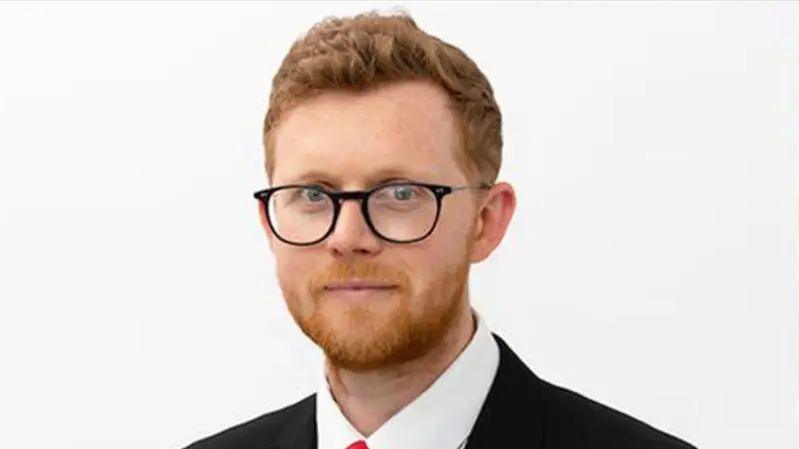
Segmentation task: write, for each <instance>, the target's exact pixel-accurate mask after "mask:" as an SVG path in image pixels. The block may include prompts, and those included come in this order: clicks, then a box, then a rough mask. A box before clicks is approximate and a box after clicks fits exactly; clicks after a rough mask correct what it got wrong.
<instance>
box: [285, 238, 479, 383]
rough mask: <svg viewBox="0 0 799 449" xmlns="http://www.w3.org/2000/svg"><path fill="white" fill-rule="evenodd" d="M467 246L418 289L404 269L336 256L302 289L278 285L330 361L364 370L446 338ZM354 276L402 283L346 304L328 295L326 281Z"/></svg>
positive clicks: (459, 304)
mask: <svg viewBox="0 0 799 449" xmlns="http://www.w3.org/2000/svg"><path fill="white" fill-rule="evenodd" d="M468 249H469V248H467V251H466V254H465V255H463V256H462V257H460V258H459V260H457V261H456V263H455V265H454V267H450V268H449V269H446V270H443V272H441V273H440V274H439V275H438V276H437V277H436V279H434V280H433V281H432V282H430V283H429V285H425V286H422V288H421V290H420V291H419V292H416V291H414V289H413V288H412V287H413V286H412V284H411V282H410V278H409V276H408V274H407V272H406V271H404V270H402V269H389V268H387V267H384V266H381V265H378V264H375V263H373V262H370V261H354V262H353V263H350V264H344V263H342V262H339V261H336V262H334V263H333V264H332V265H330V266H329V267H328V268H327V269H325V270H323V271H322V272H320V273H317V274H315V275H313V276H312V277H311V278H310V280H309V281H308V284H307V287H306V288H304V289H298V288H293V287H292V286H289V285H285V284H284V282H282V281H281V282H280V284H281V288H282V290H283V295H284V297H285V299H286V303H287V305H288V309H289V311H290V313H291V315H292V317H293V318H294V321H295V322H296V323H297V325H298V326H299V327H300V329H301V330H302V332H303V333H304V334H305V335H307V336H308V337H309V338H310V339H311V340H312V341H313V342H315V343H316V344H317V345H318V346H319V347H320V348H321V349H322V351H324V353H325V355H326V357H327V359H328V361H329V362H330V364H332V365H333V366H337V367H341V368H345V369H349V370H353V371H366V370H371V369H376V368H381V367H386V366H391V365H395V364H399V363H402V362H406V361H409V360H413V359H416V358H418V357H421V356H423V355H424V354H426V353H428V352H429V351H430V350H431V349H432V348H434V347H436V346H437V345H438V344H439V343H440V342H441V341H442V339H443V338H444V336H445V334H446V333H447V330H449V328H450V327H451V326H452V325H453V324H454V322H455V320H456V318H457V317H458V315H459V314H460V313H461V311H462V310H463V306H464V304H463V302H464V301H465V300H466V298H465V297H464V295H463V293H464V290H465V288H466V282H467V278H468V274H469V266H470V260H469V258H468V254H469V253H470V251H468ZM354 277H357V278H363V279H370V280H379V281H385V282H389V283H392V284H397V285H398V286H399V287H398V288H397V289H396V290H395V291H393V292H392V293H391V294H390V296H386V297H381V298H376V299H375V301H372V302H370V301H365V302H359V303H347V302H346V301H340V300H330V299H329V297H327V296H325V293H324V289H323V286H324V284H326V283H328V282H333V281H341V280H346V279H351V278H354Z"/></svg>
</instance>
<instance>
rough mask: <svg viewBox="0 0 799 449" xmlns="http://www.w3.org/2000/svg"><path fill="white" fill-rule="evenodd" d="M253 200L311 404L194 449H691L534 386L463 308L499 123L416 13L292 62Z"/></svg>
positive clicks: (493, 227)
mask: <svg viewBox="0 0 799 449" xmlns="http://www.w3.org/2000/svg"><path fill="white" fill-rule="evenodd" d="M264 145H265V149H266V164H265V165H266V171H267V176H268V179H269V184H270V185H271V186H273V187H271V188H269V189H265V190H261V191H259V192H256V193H255V197H256V198H257V199H258V200H259V201H258V202H257V203H258V207H259V213H260V218H261V223H262V225H263V228H264V230H265V232H266V235H267V237H268V241H269V246H270V248H271V250H272V252H273V253H274V255H275V259H276V262H277V275H278V280H279V283H280V287H281V290H282V291H283V294H284V297H285V300H286V304H287V306H288V309H289V311H290V313H291V315H292V317H293V319H294V320H295V322H296V323H297V325H298V326H299V327H300V329H301V330H302V332H304V333H305V334H306V335H307V336H308V337H309V338H310V339H311V340H312V341H313V342H314V343H315V344H317V345H318V346H319V347H320V348H321V349H322V350H323V352H324V354H325V369H324V370H323V371H324V372H322V373H320V382H319V389H318V391H317V392H316V393H315V394H312V395H309V396H307V397H306V398H304V399H302V400H300V401H298V402H296V403H294V404H292V405H289V406H287V407H284V408H281V409H279V410H276V411H272V412H270V413H266V414H264V415H262V416H260V417H257V418H255V419H252V420H250V421H248V422H245V423H242V424H239V425H237V426H235V427H232V428H230V429H227V430H224V431H222V432H220V433H218V434H216V435H213V436H210V437H207V438H205V439H203V440H200V441H198V442H196V443H194V444H192V445H191V446H190V448H192V449H217V448H219V449H221V448H226V449H244V448H247V449H251V448H252V449H254V448H260V449H265V448H275V449H276V448H282V449H315V448H319V449H366V448H371V449H400V448H402V449H457V448H466V449H478V448H479V449H493V448H512V447H513V448H516V447H519V448H521V447H524V448H614V449H618V448H690V447H693V446H691V445H690V444H688V443H686V442H684V441H682V440H679V439H677V438H675V437H673V436H670V435H668V434H666V433H663V432H661V431H659V430H656V429H654V428H652V427H650V426H648V425H647V424H645V423H643V422H641V421H638V420H636V419H634V418H632V417H629V416H627V415H625V414H623V413H621V412H618V411H615V410H613V409H611V408H609V407H606V406H604V405H601V404H599V403H597V402H595V401H592V400H590V399H588V398H586V397H584V396H581V395H579V394H577V393H575V392H572V391H569V390H567V389H564V388H562V387H559V386H556V385H553V384H551V383H548V382H546V381H544V380H542V379H540V378H538V377H537V376H536V375H535V374H534V373H533V372H532V371H531V370H530V369H529V368H528V367H527V366H526V365H525V364H524V363H523V362H522V361H521V360H520V359H519V358H518V357H517V356H516V354H515V353H514V352H513V351H512V350H511V348H510V347H509V346H508V344H507V343H506V342H505V341H504V340H503V339H502V338H500V337H499V336H498V335H496V334H494V333H492V332H490V330H489V329H488V327H487V325H486V323H485V321H484V320H483V318H482V316H481V315H480V314H479V313H478V312H477V311H476V310H474V308H472V307H471V305H470V300H469V289H468V282H467V281H468V274H469V266H470V264H472V263H476V262H480V261H482V260H484V259H486V258H487V257H488V256H489V255H490V254H491V253H492V252H493V251H494V249H495V248H496V247H497V246H498V245H499V243H500V241H501V240H502V237H503V235H504V234H505V230H506V229H507V226H508V223H509V222H510V219H511V217H512V215H513V212H514V209H515V205H516V199H515V194H514V191H513V188H512V187H511V186H510V185H509V184H507V183H504V182H496V178H497V174H498V172H499V169H500V161H501V148H502V138H501V115H500V111H499V108H498V106H497V104H496V102H495V100H494V95H493V91H492V89H491V86H490V84H489V83H488V81H487V80H486V78H485V76H484V75H483V74H482V73H481V72H480V70H479V69H478V68H477V66H476V65H475V64H474V62H472V61H471V60H470V59H469V58H468V57H467V56H466V55H465V54H463V53H462V52H461V51H460V50H459V49H457V48H455V47H453V46H452V45H449V44H447V43H445V42H442V41H441V40H439V39H437V38H435V37H433V36H430V35H428V34H426V33H424V32H423V31H421V30H420V29H419V28H418V27H417V26H416V24H415V23H414V22H413V20H412V19H411V18H410V17H408V16H407V15H391V16H381V15H379V14H375V13H369V14H363V15H360V16H357V17H354V18H346V19H327V20H325V21H323V22H321V23H319V24H317V25H316V26H314V27H313V28H312V29H311V30H310V31H309V32H308V33H307V34H306V35H305V36H303V37H301V38H300V39H299V40H298V41H297V42H295V44H294V45H293V46H292V47H291V49H290V50H289V53H288V55H287V56H286V58H285V59H284V61H283V63H282V65H281V67H280V69H279V71H278V73H277V75H276V76H275V78H274V80H273V85H272V92H271V97H270V104H269V111H268V112H267V115H266V120H265V126H264Z"/></svg>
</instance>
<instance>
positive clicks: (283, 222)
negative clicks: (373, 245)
mask: <svg viewBox="0 0 799 449" xmlns="http://www.w3.org/2000/svg"><path fill="white" fill-rule="evenodd" d="M268 209H269V219H270V221H271V223H272V226H273V227H274V228H275V229H274V230H275V232H276V233H277V234H278V235H279V236H280V237H281V238H283V239H284V240H287V241H290V242H294V243H310V242H313V241H316V240H319V239H320V238H322V237H323V236H324V235H325V234H326V233H327V231H328V230H329V229H330V227H331V226H332V225H333V220H334V215H335V207H334V204H333V199H332V198H331V197H330V196H329V195H328V194H327V193H326V192H325V191H324V190H323V189H322V188H320V187H317V186H302V187H291V188H286V189H281V190H278V191H275V192H274V193H273V194H272V196H271V198H270V203H269V208H268ZM366 209H367V213H368V215H369V219H371V222H372V225H373V226H374V229H375V231H377V233H378V234H380V235H381V236H383V237H385V238H388V239H391V240H397V241H409V240H415V239H418V238H420V237H423V236H424V235H425V234H427V233H428V232H429V231H430V228H432V227H433V225H434V224H435V220H436V214H437V213H438V201H437V200H436V196H435V194H434V193H433V192H432V191H431V190H430V189H428V188H426V187H423V186H418V185H413V184H392V185H388V186H385V187H383V188H380V189H379V190H376V191H375V192H374V193H372V195H370V196H369V198H368V200H367V203H366Z"/></svg>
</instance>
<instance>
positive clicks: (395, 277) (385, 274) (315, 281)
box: [309, 261, 410, 293]
mask: <svg viewBox="0 0 799 449" xmlns="http://www.w3.org/2000/svg"><path fill="white" fill-rule="evenodd" d="M352 279H360V280H365V281H375V282H378V283H387V284H396V285H397V286H398V287H399V289H400V290H406V289H407V288H408V287H409V286H410V277H409V275H408V273H407V271H405V270H403V269H401V268H391V267H388V266H385V265H381V264H377V263H374V262H368V261H353V262H350V263H344V262H339V261H336V262H333V263H332V264H330V265H329V266H327V267H326V268H325V269H323V270H321V271H319V272H318V273H316V274H314V275H313V276H311V279H310V282H309V288H310V291H311V293H318V292H320V291H322V290H323V289H324V286H325V285H326V284H330V283H338V282H342V283H343V282H347V281H350V280H352Z"/></svg>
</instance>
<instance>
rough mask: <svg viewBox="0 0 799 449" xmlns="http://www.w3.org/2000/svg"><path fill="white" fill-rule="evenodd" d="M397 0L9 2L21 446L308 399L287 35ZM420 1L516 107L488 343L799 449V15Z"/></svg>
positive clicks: (2, 260) (82, 439) (9, 303)
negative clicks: (270, 137) (290, 250)
mask: <svg viewBox="0 0 799 449" xmlns="http://www.w3.org/2000/svg"><path fill="white" fill-rule="evenodd" d="M395 5H396V4H395V3H380V4H365V3H360V4H301V5H296V6H292V5H280V4H255V3H241V4H213V3H197V4H191V3H175V4H158V3H142V4H125V3H112V4H98V3H85V4H42V3H38V4H7V3H4V4H2V5H0V448H14V449H29V448H30V449H32V448H36V449H39V448H47V449H49V448H76V449H77V448H81V449H89V448H98V449H99V448H109V447H113V448H116V449H123V448H131V449H133V448H137V449H138V448H145V447H146V448H164V449H166V448H180V447H182V446H184V445H186V444H188V443H189V442H191V441H193V440H196V439H198V438H200V437H203V436H206V435H208V434H210V433H213V432H216V431H218V430H221V429H223V428H226V427H228V426H230V425H233V424H235V423H238V422H241V421H243V420H246V419H249V418H251V417H254V416H256V415H259V414H262V413H265V412H266V411H270V410H274V409H276V408H279V407H282V406H284V405H287V404H289V403H292V402H294V401H296V400H298V399H300V398H302V397H304V396H305V395H307V394H310V393H311V392H312V391H313V389H314V388H315V386H316V384H315V382H316V379H317V376H318V370H319V369H320V362H321V354H320V353H319V351H318V350H317V349H316V347H314V346H313V344H312V343H311V342H310V341H309V340H307V339H306V338H305V337H304V335H302V334H301V333H300V331H299V330H298V329H297V327H296V325H295V324H294V322H293V321H292V320H291V317H290V315H289V314H288V311H287V309H286V308H285V305H284V302H283V299H282V296H281V293H280V290H279V287H278V284H277V281H276V279H275V271H274V261H273V259H272V255H271V253H270V252H269V249H268V246H267V243H266V239H265V236H264V234H263V232H262V229H261V228H260V224H259V222H258V215H257V207H256V202H255V199H253V198H252V192H254V191H255V190H258V189H260V188H263V187H266V178H265V175H264V173H263V169H262V163H263V158H262V153H261V152H262V149H261V146H260V132H261V121H262V119H263V115H264V113H265V111H266V105H267V98H268V93H269V86H270V83H271V77H272V76H273V75H274V73H275V71H276V69H277V67H278V65H279V63H280V60H281V59H282V57H283V55H284V54H285V52H286V51H287V50H288V47H289V45H290V44H291V42H292V41H293V40H294V38H296V37H297V36H298V35H299V34H300V33H301V32H303V31H304V30H306V29H307V28H308V27H310V26H311V25H312V24H313V23H314V22H316V21H318V20H319V19H321V18H322V17H324V16H326V15H331V14H336V15H342V14H343V15H348V14H352V13H356V12H360V11H364V10H367V9H370V8H372V7H375V6H376V7H379V8H381V9H390V8H392V7H393V6H395ZM404 7H405V9H407V10H408V11H410V12H411V13H412V14H413V16H414V17H415V18H416V20H417V23H418V24H419V25H420V26H421V27H422V28H423V29H425V30H426V31H428V32H430V33H432V34H434V35H437V36H440V37H442V38H443V39H445V40H447V41H450V42H452V43H454V44H455V45H457V46H459V47H460V48H462V49H463V50H464V51H466V53H467V54H469V55H470V56H471V57H472V58H473V59H474V60H475V61H476V62H477V63H478V64H479V66H480V67H481V68H482V69H483V71H484V72H485V73H486V75H487V76H488V78H489V79H490V80H491V82H492V84H493V86H494V88H495V91H496V96H497V99H498V102H499V104H500V106H501V108H502V111H503V115H504V137H505V148H504V166H503V169H502V171H501V173H500V179H501V180H506V181H509V182H511V183H512V184H513V185H514V186H515V188H516V191H517V193H518V197H519V204H518V209H517V213H516V216H515V217H514V219H513V221H512V223H511V226H510V228H509V231H508V234H507V236H506V238H505V240H504V242H503V243H502V245H501V246H500V248H499V249H498V250H497V252H496V253H495V254H494V255H493V256H492V257H491V258H490V259H489V260H487V261H486V262H484V263H481V264H479V265H475V266H474V267H473V275H472V280H471V288H472V299H473V304H474V305H475V307H476V308H477V309H478V310H479V311H481V312H482V314H483V316H484V317H485V319H486V321H487V322H488V324H489V326H490V327H491V328H492V330H494V331H495V332H497V333H498V334H499V335H501V336H503V337H504V338H505V339H506V340H507V341H508V342H509V343H510V344H511V346H512V347H513V349H514V350H515V351H516V352H517V353H518V354H519V355H521V356H522V358H523V359H524V360H525V361H526V362H527V363H528V365H529V366H530V367H531V368H532V369H533V371H535V372H536V373H537V374H538V375H539V376H541V377H543V378H545V379H547V380H549V381H552V382H554V383H557V384H560V385H563V386H566V387H567V388H570V389H573V390H575V391H578V392H580V393H582V394H584V395H586V396H589V397H591V398H594V399H596V400H598V401H600V402H603V403H605V404H608V405H610V406H613V407H615V408H618V409H620V410H623V411H625V412H627V413H629V414H632V415H633V416H636V417H638V418H640V419H642V420H644V421H646V422H648V423H650V424H652V425H653V426H655V427H658V428H660V429H663V430H665V431H667V432H669V433H673V434H675V435H677V436H680V437H682V438H684V439H686V440H688V441H690V442H692V443H694V444H696V445H698V446H699V447H701V448H707V449H709V448H725V449H728V448H753V447H756V448H769V449H779V448H785V449H789V448H796V447H799V430H797V429H799V412H798V411H797V395H798V394H799V391H798V390H797V378H799V369H798V368H799V366H798V362H797V321H798V318H799V317H798V316H797V289H796V284H797V283H796V279H797V268H796V249H797V246H796V231H797V217H796V212H795V206H796V205H797V196H796V193H795V192H796V189H795V187H796V179H795V169H796V166H797V163H796V159H795V155H794V152H795V150H796V148H797V143H798V142H799V132H798V131H797V124H799V107H798V106H797V105H798V104H799V88H798V85H799V64H798V63H797V58H798V57H799V4H795V3H794V4H789V3H782V4H775V3H743V2H731V3H724V4H716V3H687V2H679V3H666V2H659V3H648V4H640V3H635V4H633V3H615V4H598V3H590V4H589V3H579V4H572V3H546V4H513V5H502V6H500V5H494V4H490V5H488V4H483V5H477V4H468V5H467V4H454V3H446V4H405V5H404Z"/></svg>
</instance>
